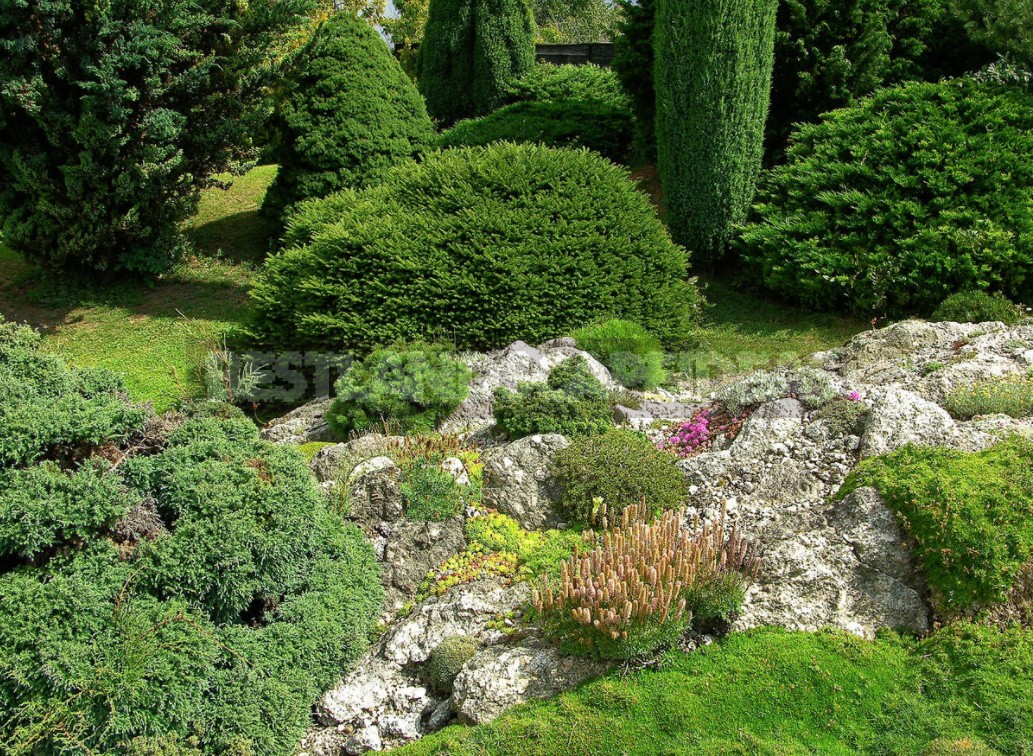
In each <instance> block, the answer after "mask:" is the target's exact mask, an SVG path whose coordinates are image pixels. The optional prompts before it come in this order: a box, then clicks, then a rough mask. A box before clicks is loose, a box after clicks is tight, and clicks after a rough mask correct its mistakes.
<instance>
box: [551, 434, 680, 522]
mask: <svg viewBox="0 0 1033 756" xmlns="http://www.w3.org/2000/svg"><path fill="white" fill-rule="evenodd" d="M550 471H551V474H552V476H553V477H554V478H555V480H556V483H557V485H558V487H559V497H558V499H557V502H556V504H557V507H558V509H559V511H560V512H562V513H563V514H564V515H565V516H567V517H570V518H571V519H573V520H575V521H577V522H582V523H588V522H591V520H592V514H593V508H594V506H595V505H594V503H593V500H594V499H596V498H601V499H602V500H603V502H604V503H605V504H606V507H607V509H608V510H609V511H610V512H611V513H613V514H614V515H617V514H619V513H620V512H621V511H622V510H623V509H624V508H625V507H627V506H629V505H631V504H638V503H640V502H641V501H642V500H643V499H645V501H646V502H648V504H649V506H650V507H651V508H652V509H653V510H654V511H660V510H663V509H673V508H675V507H679V506H682V505H683V504H684V503H685V499H686V498H687V497H688V495H689V485H688V483H687V482H686V481H685V476H684V475H683V474H682V472H681V470H679V469H678V467H677V466H676V465H675V464H674V460H673V459H672V458H671V455H670V454H666V453H664V452H662V451H660V450H659V449H657V448H656V447H655V446H654V445H653V444H652V443H651V442H650V441H649V440H648V439H646V438H645V437H644V436H642V435H640V434H638V433H635V432H633V431H629V430H618V429H612V430H610V431H608V432H606V433H602V434H598V435H594V436H586V437H584V438H578V439H575V440H574V441H573V443H571V445H570V446H568V447H567V448H566V449H561V450H560V451H558V452H556V455H555V457H554V458H553V461H552V466H551V468H550Z"/></svg>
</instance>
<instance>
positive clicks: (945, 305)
mask: <svg viewBox="0 0 1033 756" xmlns="http://www.w3.org/2000/svg"><path fill="white" fill-rule="evenodd" d="M1024 314H1025V313H1023V311H1022V308H1021V307H1019V306H1018V305H1016V304H1015V303H1014V302H1012V301H1011V300H1010V299H1008V298H1007V297H1006V296H1004V295H1003V294H1001V293H999V292H998V293H996V294H987V293H986V292H985V291H959V292H958V293H957V294H951V295H950V296H949V297H947V298H946V299H945V300H943V302H941V303H940V306H939V307H937V308H936V310H935V311H933V314H932V319H933V320H934V321H945V320H949V321H953V322H955V323H986V322H987V321H991V320H993V321H1000V322H1002V323H1005V324H1007V325H1014V324H1015V323H1018V322H1019V321H1020V320H1021V319H1022V318H1023V316H1024Z"/></svg>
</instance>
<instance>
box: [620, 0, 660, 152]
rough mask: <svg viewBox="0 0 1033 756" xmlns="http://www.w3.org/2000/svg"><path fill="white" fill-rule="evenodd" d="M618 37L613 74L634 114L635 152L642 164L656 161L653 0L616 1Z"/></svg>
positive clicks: (654, 15) (654, 17)
mask: <svg viewBox="0 0 1033 756" xmlns="http://www.w3.org/2000/svg"><path fill="white" fill-rule="evenodd" d="M617 5H619V6H620V21H619V22H618V26H619V31H620V34H618V35H617V36H616V37H615V38H614V40H613V63H612V64H611V65H612V67H613V71H614V73H615V74H616V75H617V78H618V79H620V82H621V86H622V87H623V89H624V91H625V93H627V96H628V98H629V99H630V100H631V107H632V110H633V111H634V114H635V151H636V153H637V157H638V158H639V159H640V160H642V161H643V162H647V163H649V162H653V161H654V160H655V159H656V89H655V88H654V85H653V70H654V68H655V62H654V58H655V56H654V54H653V24H654V23H655V20H656V0H637V1H633V0H618V2H617Z"/></svg>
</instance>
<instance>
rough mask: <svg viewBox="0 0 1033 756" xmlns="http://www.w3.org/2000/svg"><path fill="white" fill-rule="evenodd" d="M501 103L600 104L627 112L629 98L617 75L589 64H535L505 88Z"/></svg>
mask: <svg viewBox="0 0 1033 756" xmlns="http://www.w3.org/2000/svg"><path fill="white" fill-rule="evenodd" d="M503 97H504V101H505V102H506V103H507V104H510V103H515V102H567V101H570V100H577V101H579V102H599V103H604V104H606V105H610V106H612V107H613V108H614V109H621V110H625V111H626V110H627V109H628V107H629V105H628V96H627V95H626V94H625V93H624V91H623V89H622V88H621V85H620V82H619V81H618V79H617V76H616V74H615V73H614V72H613V71H611V70H610V69H608V68H602V67H601V66H596V65H592V64H587V65H583V66H574V65H553V64H552V63H536V64H535V66H534V68H532V69H531V70H530V71H528V72H527V73H526V74H524V75H523V76H521V77H520V78H519V79H514V80H512V81H511V82H509V84H507V85H506V87H505V90H504V94H503Z"/></svg>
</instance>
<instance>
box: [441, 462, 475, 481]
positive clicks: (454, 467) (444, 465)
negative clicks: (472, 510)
mask: <svg viewBox="0 0 1033 756" xmlns="http://www.w3.org/2000/svg"><path fill="white" fill-rule="evenodd" d="M441 469H442V470H443V471H444V472H447V473H448V474H449V475H451V476H452V479H453V480H455V482H456V485H460V486H468V485H470V474H469V473H468V472H467V471H466V465H465V464H463V460H461V459H459V457H449V458H447V459H445V460H443V461H442V462H441Z"/></svg>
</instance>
